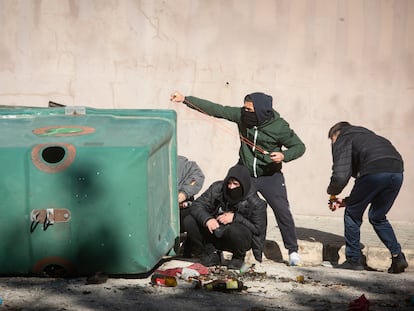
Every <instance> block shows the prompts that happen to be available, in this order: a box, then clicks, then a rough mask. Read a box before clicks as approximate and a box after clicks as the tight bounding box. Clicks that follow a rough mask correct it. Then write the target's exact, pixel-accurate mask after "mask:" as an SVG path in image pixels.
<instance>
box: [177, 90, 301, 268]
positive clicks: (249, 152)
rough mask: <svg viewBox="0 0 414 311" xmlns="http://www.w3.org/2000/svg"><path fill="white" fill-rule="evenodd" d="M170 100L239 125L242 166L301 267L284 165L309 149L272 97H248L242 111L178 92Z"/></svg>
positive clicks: (293, 261)
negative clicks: (268, 206) (268, 208)
mask: <svg viewBox="0 0 414 311" xmlns="http://www.w3.org/2000/svg"><path fill="white" fill-rule="evenodd" d="M170 100H171V101H172V102H175V103H184V104H186V105H187V106H188V107H189V108H192V109H195V110H197V111H199V112H202V113H205V114H207V115H210V116H212V117H216V118H222V119H226V120H228V121H231V122H234V123H236V124H237V126H238V130H239V135H240V141H241V145H240V149H239V164H241V165H244V166H245V167H247V168H248V170H249V172H250V176H251V177H252V179H253V182H254V185H255V187H256V188H257V190H258V192H260V193H261V194H262V196H263V197H264V198H265V199H266V201H267V203H268V204H269V205H270V207H271V208H272V210H273V212H274V215H275V218H276V222H277V224H278V227H279V229H280V233H281V235H282V239H283V243H284V246H285V248H286V249H287V250H288V251H289V264H290V265H292V266H296V265H300V264H301V262H302V261H301V258H300V256H299V254H298V243H297V237H296V228H295V223H294V220H293V216H292V214H291V212H290V206H289V201H288V198H287V191H286V185H285V179H284V176H283V173H282V162H289V161H292V160H295V159H297V158H299V157H300V156H302V155H303V154H304V152H305V149H306V148H305V144H304V143H303V142H302V140H301V139H300V138H299V137H298V136H297V134H296V133H295V132H294V131H293V130H292V129H291V128H290V126H289V123H288V122H286V121H285V120H284V119H283V118H281V117H280V114H279V113H278V112H277V111H275V110H274V109H273V98H272V96H270V95H267V94H264V93H260V92H256V93H251V94H248V95H246V96H245V98H244V105H243V106H242V107H232V106H223V105H220V104H217V103H213V102H211V101H208V100H205V99H201V98H197V97H194V96H184V95H183V94H181V93H180V92H177V91H176V92H173V93H172V94H171V98H170Z"/></svg>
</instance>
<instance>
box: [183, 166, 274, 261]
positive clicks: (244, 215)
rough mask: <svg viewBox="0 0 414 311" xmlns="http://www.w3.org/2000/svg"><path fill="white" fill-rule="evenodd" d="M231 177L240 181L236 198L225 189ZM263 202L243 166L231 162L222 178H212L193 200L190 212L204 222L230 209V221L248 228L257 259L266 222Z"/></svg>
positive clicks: (262, 242)
mask: <svg viewBox="0 0 414 311" xmlns="http://www.w3.org/2000/svg"><path fill="white" fill-rule="evenodd" d="M232 177H233V178H235V179H237V180H238V181H239V182H240V187H241V189H242V193H241V195H240V197H239V199H237V200H234V199H233V198H231V197H230V196H229V193H228V192H227V182H228V180H229V179H230V178H232ZM266 206H267V205H266V202H265V201H264V200H262V199H260V197H259V196H258V195H257V192H256V189H255V187H254V185H253V184H252V182H251V179H250V174H249V171H248V170H247V168H246V167H244V166H243V165H235V166H233V167H232V168H230V170H229V171H228V173H227V176H226V178H225V179H224V180H222V181H216V182H214V183H213V184H212V185H211V186H210V187H209V188H208V189H207V190H206V191H205V192H204V193H203V194H202V195H201V196H199V197H198V198H197V199H196V200H195V201H194V202H193V205H192V209H191V214H192V215H193V217H194V218H195V219H196V220H197V221H198V223H200V224H202V225H203V226H206V223H207V221H208V220H209V219H212V218H216V217H217V216H218V215H219V214H220V213H223V212H228V211H231V212H233V213H234V218H233V223H241V224H243V225H244V226H246V228H247V229H249V230H250V231H251V232H252V234H253V238H252V250H253V255H254V257H255V258H256V260H258V261H260V262H261V261H262V252H263V245H264V241H265V236H266V226H267V213H266Z"/></svg>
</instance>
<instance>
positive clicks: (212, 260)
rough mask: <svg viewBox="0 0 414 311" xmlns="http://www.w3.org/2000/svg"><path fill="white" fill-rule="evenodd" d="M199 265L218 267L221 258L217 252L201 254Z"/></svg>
mask: <svg viewBox="0 0 414 311" xmlns="http://www.w3.org/2000/svg"><path fill="white" fill-rule="evenodd" d="M200 263H201V264H202V265H203V266H206V267H212V266H220V264H221V256H220V254H219V253H218V252H217V251H215V252H212V253H208V254H203V255H202V256H201V258H200Z"/></svg>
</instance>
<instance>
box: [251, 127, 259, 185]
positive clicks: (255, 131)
mask: <svg viewBox="0 0 414 311" xmlns="http://www.w3.org/2000/svg"><path fill="white" fill-rule="evenodd" d="M253 128H254V140H253V148H252V150H253V154H254V159H253V175H254V177H255V178H257V170H256V163H257V158H256V154H255V150H256V140H257V132H258V131H257V126H254V127H253Z"/></svg>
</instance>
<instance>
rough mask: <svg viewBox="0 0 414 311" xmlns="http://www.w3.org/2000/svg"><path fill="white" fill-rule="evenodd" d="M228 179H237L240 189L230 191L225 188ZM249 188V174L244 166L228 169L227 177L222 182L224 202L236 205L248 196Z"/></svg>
mask: <svg viewBox="0 0 414 311" xmlns="http://www.w3.org/2000/svg"><path fill="white" fill-rule="evenodd" d="M230 178H234V179H237V180H238V181H239V183H240V187H239V189H237V188H236V189H237V190H236V191H232V190H230V189H228V188H227V183H228V181H229V179H230ZM250 188H251V179H250V173H249V170H248V169H247V168H246V167H245V166H243V165H240V164H237V165H235V166H233V167H232V168H230V169H229V171H228V173H227V176H226V178H225V179H224V182H223V194H224V198H225V199H226V201H228V202H229V203H231V204H236V203H238V202H240V201H242V200H243V199H244V198H246V197H247V195H248V194H249V192H250ZM233 190H234V189H233Z"/></svg>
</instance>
